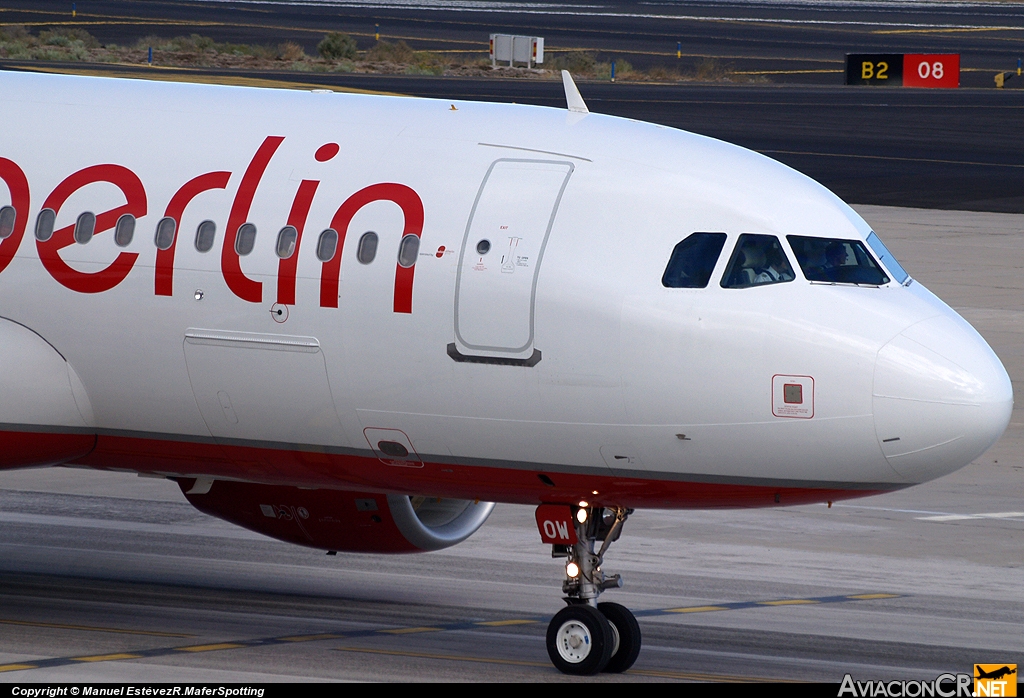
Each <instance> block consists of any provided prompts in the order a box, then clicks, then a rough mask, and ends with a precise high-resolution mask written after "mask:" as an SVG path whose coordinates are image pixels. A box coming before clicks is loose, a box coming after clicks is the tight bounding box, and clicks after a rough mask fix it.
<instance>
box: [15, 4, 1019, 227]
mask: <svg viewBox="0 0 1024 698" xmlns="http://www.w3.org/2000/svg"><path fill="white" fill-rule="evenodd" d="M77 8H78V12H77V15H76V16H75V17H71V16H70V15H69V13H68V3H67V2H65V1H64V0H31V1H30V0H10V1H9V2H6V3H4V7H3V8H0V28H2V27H3V26H5V25H10V24H17V23H24V24H25V25H26V26H28V27H29V28H30V29H32V30H33V31H36V32H38V31H40V30H43V29H47V28H50V29H53V28H58V27H82V28H85V29H87V30H88V31H90V32H92V33H93V34H94V35H96V36H97V37H98V38H99V39H100V40H101V41H105V42H114V43H119V44H130V43H133V42H134V41H136V40H138V39H141V38H142V37H145V36H154V35H155V36H163V37H171V36H177V35H181V34H188V33H192V32H197V33H201V34H205V35H209V36H212V37H214V38H216V39H218V40H220V41H237V42H245V43H261V42H262V43H269V44H275V45H276V44H278V43H280V42H283V41H287V40H294V41H299V42H301V43H303V44H304V45H305V46H306V48H307V50H308V51H309V52H310V53H313V52H315V45H316V43H317V42H318V41H319V40H320V38H321V37H322V35H323V34H324V32H326V31H330V30H340V31H347V32H350V33H351V34H352V35H353V36H355V37H356V38H357V39H358V41H359V42H360V44H361V46H362V47H363V48H369V47H370V46H371V45H372V44H373V43H374V32H375V31H377V30H378V29H379V30H380V31H381V32H382V34H381V36H382V38H384V39H390V40H397V39H399V38H401V39H402V40H407V41H409V42H411V43H412V44H413V45H414V46H416V47H417V48H426V49H431V50H453V51H454V50H463V49H465V50H476V51H480V52H482V51H484V50H485V49H486V40H487V36H488V34H489V33H490V32H491V31H509V32H525V33H542V34H544V35H546V37H547V46H548V48H549V52H550V54H551V56H553V57H556V58H557V57H559V56H561V57H563V58H564V57H565V56H567V55H569V53H571V52H572V51H576V50H579V49H586V48H588V47H589V48H597V49H600V50H599V51H598V52H597V53H596V54H595V55H597V56H598V57H599V58H601V59H602V60H606V59H609V58H611V57H614V56H616V55H621V56H627V57H628V58H629V60H630V61H632V62H634V63H636V64H637V65H640V64H641V63H642V62H643V61H648V63H649V64H650V65H653V64H654V63H657V64H659V65H666V66H668V67H671V68H673V69H677V68H678V69H679V70H682V72H684V73H686V72H687V71H691V70H692V69H693V68H694V66H695V65H696V62H697V61H700V60H705V59H708V58H715V59H716V60H718V61H719V62H720V63H721V64H722V65H726V64H728V65H729V66H731V68H730V70H733V71H740V72H744V71H745V72H746V73H750V75H749V76H748V77H751V78H754V77H757V76H755V75H754V73H757V74H758V75H759V77H758V79H763V80H770V81H771V82H770V83H763V84H749V85H730V84H727V83H698V84H694V83H688V84H650V83H622V82H620V83H615V84H612V83H609V82H587V81H583V82H581V91H582V93H583V96H584V98H585V99H586V100H587V103H588V104H589V105H590V108H591V109H592V110H593V111H595V112H600V113H605V114H612V115H616V116H623V117H627V118H635V119H641V120H644V121H652V122H656V123H660V124H664V125H667V126H673V127H677V128H683V129H686V130H690V131H694V132H696V133H700V134H704V135H708V136H712V137H715V138H721V139H723V140H726V141H729V142H732V143H737V144H739V145H742V146H744V147H747V148H751V149H753V150H758V151H760V152H763V153H765V154H767V155H769V156H770V157H773V158H775V159H777V160H780V161H782V162H784V163H786V164H787V165H790V166H792V167H794V168H795V169H797V170H799V171H801V172H804V173H805V174H808V175H809V176H811V177H813V178H815V179H817V180H818V181H820V182H822V183H823V184H825V186H827V187H829V188H830V189H832V190H833V191H835V192H836V193H837V194H838V195H839V196H840V197H841V198H843V199H844V200H846V201H851V202H854V203H859V204H877V205H887V206H905V207H906V206H909V207H923V208H941V209H954V210H973V211H998V212H1007V213H1024V139H1022V138H1020V137H1019V133H1018V131H1019V124H1020V122H1021V116H1022V114H1024V101H1022V99H1021V97H1020V95H1021V94H1022V92H1021V91H1020V88H1024V77H1022V78H1017V77H1014V78H1012V79H1010V80H1009V81H1008V82H1007V83H1006V84H1007V89H1005V90H996V89H995V88H994V83H993V81H992V76H993V75H994V73H995V71H998V70H1014V69H1015V67H1016V61H1017V58H1018V56H1019V54H1021V51H1020V50H1019V47H1020V45H1021V40H1022V39H1024V3H1021V2H928V3H920V2H885V3H878V2H843V3H828V2H816V1H814V0H804V1H801V2H795V1H794V2H760V1H758V0H730V1H723V2H686V1H685V0H681V1H678V2H651V3H645V4H642V5H640V4H635V3H623V2H617V1H614V0H613V1H611V2H603V3H592V2H584V1H583V0H578V1H576V0H571V1H568V2H564V1H563V2H536V3H520V2H487V1H484V0H479V1H477V0H474V1H472V2H459V3H452V2H442V1H440V0H436V1H434V0H422V1H421V0H411V1H410V2H407V3H403V4H402V5H401V6H396V5H395V4H394V3H391V4H387V3H382V2H373V1H371V0H360V1H359V2H346V1H343V0H323V1H322V2H305V3H299V4H294V3H287V2H203V1H194V2H189V1H182V0H178V1H175V2H165V1H162V0H153V1H149V2H136V3H128V2H123V1H120V2H119V1H114V0H82V2H79V3H77ZM677 42H680V43H681V46H682V47H683V48H681V49H680V50H681V51H682V52H683V53H685V54H686V55H685V56H684V58H681V59H676V58H675V55H676V43H677ZM684 49H685V50H684ZM848 51H858V52H860V51H866V52H874V51H885V52H959V53H961V54H962V64H963V67H964V71H965V72H963V75H962V81H961V84H962V85H964V86H965V87H962V88H961V89H958V90H921V89H909V88H874V87H852V86H851V87H846V86H842V85H841V82H842V75H841V72H842V68H843V57H844V55H845V53H846V52H848ZM566 52H569V53H566ZM630 52H632V53H630ZM480 55H481V56H483V54H482V53H481V54H480ZM666 61H667V63H666ZM158 62H159V61H158ZM651 62H653V63H651ZM0 67H6V68H10V69H37V70H38V69H41V70H56V71H72V72H75V71H84V72H87V73H95V74H102V75H122V76H145V77H155V78H159V79H183V80H198V81H209V80H213V81H226V82H234V83H241V84H259V85H271V86H274V85H276V86H284V87H296V88H300V89H309V88H310V87H315V86H323V87H330V88H333V89H356V90H366V91H376V92H389V93H397V94H407V95H414V96H423V97H436V98H440V99H451V100H457V99H468V100H484V101H500V102H517V103H525V104H539V105H545V106H556V107H563V106H564V104H565V102H564V94H563V91H562V87H561V84H560V82H559V81H557V80H555V79H551V80H538V79H522V80H503V79H451V78H435V77H429V76H412V75H357V74H346V73H317V72H304V73H288V72H285V71H281V72H277V71H275V72H267V73H249V72H246V73H239V72H233V71H227V70H188V71H181V70H178V71H175V70H170V69H164V68H160V69H158V70H157V69H150V68H145V67H131V66H120V65H116V66H111V65H95V66H83V65H81V64H63V65H60V64H53V63H50V62H46V61H28V62H23V61H22V62H19V61H5V60H4V58H3V52H2V51H0ZM808 71H810V72H808ZM822 71H824V72H822ZM799 83H804V84H799Z"/></svg>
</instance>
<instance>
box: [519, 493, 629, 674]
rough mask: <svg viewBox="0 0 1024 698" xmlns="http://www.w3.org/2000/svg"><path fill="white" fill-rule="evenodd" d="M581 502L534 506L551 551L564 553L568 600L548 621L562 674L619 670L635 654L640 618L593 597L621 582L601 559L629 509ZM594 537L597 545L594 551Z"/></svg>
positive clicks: (549, 647) (549, 642)
mask: <svg viewBox="0 0 1024 698" xmlns="http://www.w3.org/2000/svg"><path fill="white" fill-rule="evenodd" d="M584 505H585V503H584V502H581V503H580V506H578V507H569V506H558V505H550V504H548V505H542V506H541V507H539V508H538V509H537V525H538V527H539V529H540V532H541V538H542V539H543V540H544V542H546V543H552V550H551V555H552V557H564V558H567V561H566V565H565V570H566V579H565V581H564V582H563V583H562V591H563V592H564V593H565V594H566V597H565V601H566V603H567V604H568V606H567V607H566V608H563V609H562V610H561V611H559V612H558V613H557V614H555V617H554V618H552V619H551V623H550V624H549V625H548V632H547V650H548V656H549V657H550V658H551V662H552V664H554V665H555V667H556V668H557V669H558V670H559V671H561V672H563V673H565V674H573V675H576V676H590V675H593V674H597V673H599V672H602V671H604V672H608V673H621V672H623V671H626V670H627V669H629V668H630V667H631V666H633V662H635V661H636V659H637V656H639V654H640V645H641V635H640V624H639V623H637V622H636V617H635V616H634V615H633V614H632V613H630V611H629V609H628V608H626V607H625V606H623V605H621V604H617V603H598V602H597V597H598V596H599V595H600V594H601V592H603V591H605V590H607V589H612V588H617V587H621V586H622V578H621V577H620V576H619V575H617V574H616V575H612V576H605V574H604V572H603V571H602V569H601V563H602V562H603V561H604V555H605V553H606V552H607V550H608V547H609V546H610V545H611V544H612V543H613V542H614V541H616V540H618V537H619V534H620V533H621V531H622V524H623V523H625V521H626V518H627V517H628V516H629V514H631V513H632V510H631V509H626V508H623V507H618V508H602V507H590V506H584ZM558 541H562V542H558ZM598 541H601V548H600V550H598V551H597V552H595V551H594V548H595V545H596V543H597V542H598Z"/></svg>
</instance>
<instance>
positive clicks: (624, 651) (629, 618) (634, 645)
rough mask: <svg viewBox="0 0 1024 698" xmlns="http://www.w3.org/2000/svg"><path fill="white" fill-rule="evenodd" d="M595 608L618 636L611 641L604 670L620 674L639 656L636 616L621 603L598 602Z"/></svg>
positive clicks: (638, 633) (638, 626)
mask: <svg viewBox="0 0 1024 698" xmlns="http://www.w3.org/2000/svg"><path fill="white" fill-rule="evenodd" d="M597 610H598V611H600V612H601V614H602V615H603V616H604V617H605V618H606V619H607V620H608V623H609V624H610V625H611V626H612V633H613V635H617V636H618V637H617V639H618V642H613V643H612V644H613V645H615V646H613V647H612V656H611V658H609V660H608V664H607V665H605V668H604V671H605V672H607V673H609V674H621V673H622V672H624V671H626V670H627V669H629V668H630V667H631V666H633V662H635V661H636V658H637V657H638V656H640V644H641V637H640V624H639V623H637V622H636V616H634V615H633V614H632V612H630V610H629V609H628V608H626V607H625V606H623V605H622V604H617V603H599V604H597Z"/></svg>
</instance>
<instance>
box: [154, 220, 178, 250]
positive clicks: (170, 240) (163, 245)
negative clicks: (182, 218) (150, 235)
mask: <svg viewBox="0 0 1024 698" xmlns="http://www.w3.org/2000/svg"><path fill="white" fill-rule="evenodd" d="M177 228H178V224H177V223H175V222H174V219H173V218H171V217H170V216H165V217H164V218H161V219H160V221H159V222H158V223H157V224H156V236H155V237H154V239H153V241H154V242H155V243H156V248H157V249H158V250H169V249H171V245H173V244H174V233H175V231H176V230H177Z"/></svg>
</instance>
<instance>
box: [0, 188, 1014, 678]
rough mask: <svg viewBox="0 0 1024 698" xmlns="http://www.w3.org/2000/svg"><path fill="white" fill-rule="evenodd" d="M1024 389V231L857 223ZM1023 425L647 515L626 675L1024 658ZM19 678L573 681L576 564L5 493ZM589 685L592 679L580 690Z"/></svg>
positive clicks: (117, 480) (11, 667) (641, 528)
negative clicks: (878, 465)
mask: <svg viewBox="0 0 1024 698" xmlns="http://www.w3.org/2000/svg"><path fill="white" fill-rule="evenodd" d="M859 210H860V212H861V213H862V214H863V215H864V216H865V218H866V219H867V220H868V221H869V222H870V223H871V224H872V225H873V226H874V227H875V229H876V230H877V231H878V232H879V234H880V235H881V236H882V237H883V239H884V240H886V242H887V244H889V246H890V248H891V249H892V250H893V252H894V253H895V254H896V255H897V257H898V258H900V260H901V261H902V262H903V264H904V265H905V266H906V268H907V269H908V270H910V272H911V274H912V275H913V276H914V277H915V279H917V280H918V282H919V283H923V284H925V285H926V286H928V287H929V288H931V289H932V290H933V291H935V292H936V293H938V295H940V296H941V297H942V298H944V299H945V300H946V301H947V302H949V303H950V304H951V305H952V306H953V307H955V308H956V309H957V310H958V311H959V312H960V313H961V314H962V315H963V316H964V317H966V318H967V319H968V320H970V321H971V322H972V323H973V324H974V325H975V327H977V329H978V330H979V331H980V332H981V333H982V334H983V335H984V336H985V337H986V339H987V340H988V341H989V342H990V343H991V345H992V346H993V348H994V349H995V351H996V352H997V353H998V354H999V356H1000V357H1001V359H1002V360H1003V362H1004V364H1005V365H1006V367H1007V370H1008V372H1009V373H1010V376H1011V378H1012V379H1013V382H1014V386H1015V389H1017V390H1018V391H1019V390H1020V387H1021V381H1022V379H1024V308H1022V307H1021V304H1020V301H1019V299H1020V298H1021V295H1022V293H1024V276H1022V275H1021V267H1022V264H1021V262H1020V257H1019V254H1018V251H1019V250H1020V249H1022V247H1024V216H1020V215H1008V214H996V213H967V212H944V211H930V210H921V209H898V208H886V207H873V206H863V207H859ZM1022 502H1024V415H1022V414H1021V410H1020V409H1019V408H1018V409H1017V410H1015V412H1014V416H1013V418H1012V421H1011V425H1010V427H1009V429H1008V430H1007V432H1006V434H1005V435H1004V436H1003V438H1002V439H1001V440H1000V441H999V442H998V443H997V444H996V445H995V446H994V447H993V448H992V449H991V450H990V451H989V452H988V453H986V454H985V455H984V456H982V457H981V458H979V459H978V460H977V461H975V462H974V463H972V464H971V465H969V466H968V467H966V468H964V469H962V470H960V471H958V472H957V473H954V474H952V475H950V476H947V477H945V478H942V479H939V480H937V481H934V482H931V483H927V484H924V485H921V486H919V487H914V488H910V489H907V490H903V491H900V492H894V493H890V494H886V495H882V496H877V497H871V498H867V499H862V500H855V501H848V502H838V503H836V504H835V505H833V506H832V507H831V508H828V507H826V506H824V505H815V506H802V507H792V508H786V507H780V508H776V509H766V510H741V511H710V512H709V511H638V512H636V513H635V514H634V515H633V517H631V519H630V521H629V523H628V525H627V527H626V529H625V533H624V534H623V537H622V539H621V540H620V541H619V542H618V543H616V544H615V546H613V548H612V552H611V554H610V556H609V559H608V562H607V563H606V566H607V568H608V569H609V571H613V572H619V573H622V574H623V576H624V577H625V579H626V585H625V587H624V588H623V589H622V590H618V591H613V592H608V594H607V595H606V597H605V598H607V599H608V600H615V601H618V602H620V603H623V604H625V605H627V606H629V607H630V608H632V609H633V610H634V611H636V612H637V616H638V618H639V621H640V624H641V628H642V631H643V634H644V649H643V651H642V653H641V655H640V658H639V660H638V661H637V663H636V665H635V666H634V668H633V669H632V670H631V671H630V672H628V673H627V674H625V675H624V676H608V675H602V676H599V677H595V678H593V679H588V680H590V681H618V680H631V681H640V680H658V681H662V680H672V679H676V680H683V681H686V680H690V681H701V680H720V681H758V680H811V681H826V682H838V681H840V680H841V679H842V676H843V675H844V674H845V673H851V674H852V675H853V676H854V677H855V678H857V679H861V680H866V679H869V678H870V679H915V678H919V679H933V678H935V676H937V675H938V674H940V673H942V672H946V671H952V672H966V671H970V670H971V669H972V666H971V665H972V664H974V663H976V662H977V663H980V662H984V663H990V662H1008V663H1020V660H1021V659H1024V640H1022V637H1021V633H1020V627H1021V625H1022V623H1024V597H1022V596H1021V591H1020V589H1021V581H1022V579H1024V560H1022V557H1021V550H1020V541H1021V539H1022V533H1024V505H1022ZM0 527H2V531H3V535H2V537H0V680H2V681H7V682H13V681H16V682H22V683H24V682H29V681H31V682H42V681H71V680H75V681H179V682H182V681H217V682H235V681H260V682H264V681H278V680H280V681H294V680H304V681H305V680H329V681H336V680H350V679H351V680H393V681H458V680H467V681H469V680H473V681H476V680H491V681H524V680H525V681H563V680H570V679H569V678H568V677H564V676H562V675H561V674H559V673H557V672H556V671H555V670H554V669H553V668H552V667H551V666H550V664H549V662H548V660H547V657H546V653H545V649H544V632H545V629H546V626H547V619H548V618H549V617H550V616H551V615H552V614H553V613H555V612H556V611H557V610H558V609H559V608H560V606H561V603H562V602H561V601H560V596H561V594H560V590H559V584H560V575H561V563H560V561H558V560H553V559H551V558H550V557H549V551H548V549H547V548H546V547H545V546H543V545H541V544H540V541H539V537H538V534H537V532H536V529H535V524H534V522H533V512H532V510H531V509H530V508H528V507H518V506H502V505H499V506H498V507H497V508H496V510H495V513H494V514H493V515H492V517H491V520H490V521H488V523H487V524H486V525H485V526H484V527H483V528H482V529H481V530H480V531H479V532H478V533H477V534H475V535H474V536H472V537H471V538H470V539H469V540H467V541H466V542H465V543H463V544H461V545H458V546H455V547H453V548H450V549H448V550H444V551H439V552H435V553H428V554H423V555H413V556H400V557H384V556H367V555H345V554H340V553H339V554H338V555H337V556H336V557H327V556H324V555H323V553H322V552H320V551H315V550H307V549H303V548H299V547H295V546H291V545H287V544H284V543H278V542H275V541H272V540H269V539H266V538H263V537H261V536H259V535H256V534H253V533H249V532H247V531H244V530H242V529H239V528H236V527H234V526H231V525H230V524H227V523H223V522H221V521H218V520H216V519H211V518H209V517H206V516H204V515H203V514H201V513H199V512H198V511H195V510H193V509H192V508H191V507H190V506H189V505H188V504H187V503H186V502H185V501H184V499H183V497H182V496H181V495H180V493H179V492H178V489H177V487H176V485H174V484H173V483H170V482H167V481H163V480H152V479H144V478H138V477H134V476H131V475H127V474H108V473H95V472H90V471H83V470H71V469H52V470H36V471H17V472H7V473H0ZM571 680H573V681H578V680H579V679H571Z"/></svg>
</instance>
